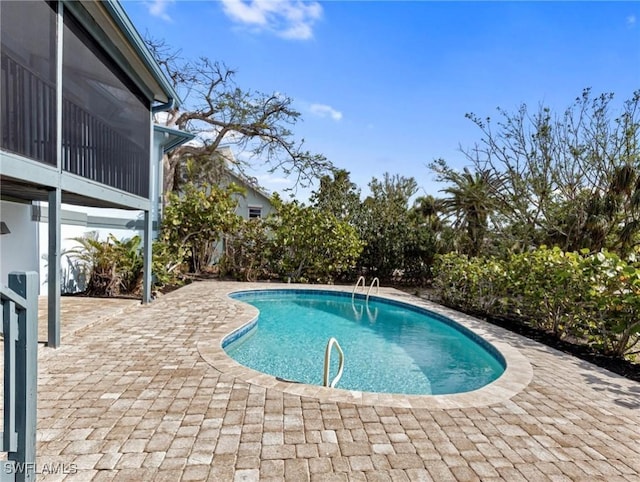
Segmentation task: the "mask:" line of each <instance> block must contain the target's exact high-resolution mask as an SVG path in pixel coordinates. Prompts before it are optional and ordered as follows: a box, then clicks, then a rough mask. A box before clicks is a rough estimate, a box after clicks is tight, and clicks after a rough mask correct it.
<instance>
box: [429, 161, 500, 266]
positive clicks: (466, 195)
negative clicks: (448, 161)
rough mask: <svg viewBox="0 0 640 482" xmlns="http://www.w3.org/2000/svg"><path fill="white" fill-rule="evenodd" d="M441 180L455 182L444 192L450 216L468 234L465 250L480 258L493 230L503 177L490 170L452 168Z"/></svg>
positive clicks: (444, 207)
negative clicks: (491, 218)
mask: <svg viewBox="0 0 640 482" xmlns="http://www.w3.org/2000/svg"><path fill="white" fill-rule="evenodd" d="M441 174H442V176H441V180H443V181H445V182H449V183H451V185H450V186H449V187H446V188H445V189H442V190H441V192H444V193H445V194H447V196H446V197H445V198H444V199H443V200H442V208H443V211H444V212H445V213H446V214H449V215H451V216H453V217H454V219H455V221H454V228H457V229H459V230H462V231H463V232H464V238H466V239H464V241H465V242H464V243H463V245H464V248H463V251H465V252H466V253H467V254H469V255H471V256H478V255H479V254H480V251H481V249H482V244H483V242H484V238H485V235H486V233H487V231H488V228H489V217H490V215H491V213H492V212H493V211H495V209H496V207H497V203H496V196H495V194H496V192H497V190H498V187H499V186H500V178H499V177H497V176H496V175H495V174H493V173H491V172H490V171H476V172H473V173H472V172H471V171H469V169H468V168H466V167H465V168H464V170H463V172H458V171H454V170H452V169H449V170H447V171H446V172H444V173H441Z"/></svg>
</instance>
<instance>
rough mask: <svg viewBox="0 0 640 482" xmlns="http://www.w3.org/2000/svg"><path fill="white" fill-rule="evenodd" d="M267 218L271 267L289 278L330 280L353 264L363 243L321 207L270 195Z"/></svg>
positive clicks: (349, 227)
mask: <svg viewBox="0 0 640 482" xmlns="http://www.w3.org/2000/svg"><path fill="white" fill-rule="evenodd" d="M273 202H274V205H275V208H276V211H277V214H275V215H273V216H270V217H269V218H268V220H267V225H268V227H269V230H270V233H271V238H270V244H271V246H272V248H271V255H272V263H271V266H272V268H273V270H274V271H275V272H276V274H278V275H279V276H281V277H282V278H289V279H291V280H292V281H310V282H320V283H331V282H333V281H334V280H335V279H336V278H337V277H339V276H340V275H341V274H342V273H344V272H346V271H348V270H350V269H351V268H353V267H354V266H355V264H356V261H357V260H358V257H359V256H360V253H361V252H362V248H363V243H362V241H361V240H360V238H359V237H358V233H357V232H356V230H355V228H353V227H352V226H350V225H349V224H348V223H347V222H346V221H341V220H339V219H338V218H336V217H335V216H334V215H333V214H331V213H328V212H325V211H323V210H320V209H317V208H314V207H310V206H304V205H300V204H298V203H297V202H291V203H283V202H282V201H280V199H279V198H278V197H277V196H275V197H274V199H273Z"/></svg>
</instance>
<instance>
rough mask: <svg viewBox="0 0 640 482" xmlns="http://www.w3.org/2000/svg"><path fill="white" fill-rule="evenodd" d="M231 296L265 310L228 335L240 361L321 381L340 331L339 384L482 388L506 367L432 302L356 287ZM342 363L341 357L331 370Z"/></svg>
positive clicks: (389, 389) (388, 388)
mask: <svg viewBox="0 0 640 482" xmlns="http://www.w3.org/2000/svg"><path fill="white" fill-rule="evenodd" d="M231 296H232V298H235V299H237V300H241V301H243V302H246V303H249V304H251V305H253V306H255V307H256V308H258V309H259V310H260V315H259V317H258V318H257V320H255V321H254V323H250V324H248V325H245V326H243V327H242V328H240V329H238V330H235V331H234V332H233V333H231V334H230V335H228V336H226V337H225V338H224V339H223V341H222V347H223V349H224V350H225V351H226V352H227V354H228V355H229V356H230V357H232V358H233V359H234V360H236V361H237V362H239V363H240V364H242V365H245V366H247V367H249V368H253V369H255V370H258V371H260V372H263V373H268V374H270V375H273V376H275V377H278V378H281V379H285V380H289V381H295V382H301V383H306V384H312V385H321V384H322V376H323V361H324V350H325V347H326V344H327V341H328V340H329V338H330V337H335V338H336V339H337V340H338V341H339V343H340V345H341V346H342V348H343V350H344V353H345V367H344V375H343V377H342V379H341V380H340V382H339V383H338V385H337V388H343V389H347V390H358V391H365V392H379V393H402V394H415V395H421V394H434V395H435V394H453V393H463V392H468V391H472V390H476V389H478V388H481V387H483V386H485V385H487V384H489V383H491V382H492V381H494V380H496V379H497V378H498V377H500V375H501V374H502V373H503V372H504V370H505V366H506V365H505V361H504V358H503V357H502V355H501V354H500V353H499V352H498V351H497V350H496V349H495V348H494V347H493V346H492V345H490V344H489V343H487V342H486V341H484V340H483V339H481V338H480V337H478V336H477V335H475V334H474V333H472V332H471V331H469V330H467V329H466V328H464V327H462V326H461V325H459V324H457V323H455V322H454V321H452V320H450V319H448V318H446V317H444V316H441V315H438V314H435V313H432V312H430V311H428V310H426V309H423V308H420V307H417V306H412V305H408V304H405V303H401V302H398V301H392V300H385V299H383V298H378V297H371V298H370V299H369V301H368V302H367V301H366V300H365V299H364V297H362V296H360V295H356V297H355V299H354V300H352V297H351V294H350V293H344V292H333V291H321V290H256V291H245V292H237V293H234V294H232V295H231ZM337 370H338V367H337V357H336V356H334V360H333V363H332V370H331V373H332V376H333V374H335V373H336V372H337Z"/></svg>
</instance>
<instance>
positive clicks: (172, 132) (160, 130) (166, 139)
mask: <svg viewBox="0 0 640 482" xmlns="http://www.w3.org/2000/svg"><path fill="white" fill-rule="evenodd" d="M153 132H154V133H157V134H161V135H162V136H163V137H162V141H161V142H160V145H161V146H162V152H163V153H165V154H166V153H167V152H171V151H172V150H173V149H175V148H176V147H178V146H181V145H182V144H184V143H185V142H189V141H190V140H191V139H193V138H194V137H195V134H191V133H190V132H185V131H180V130H178V129H172V128H171V127H166V126H161V125H157V124H155V125H154V126H153Z"/></svg>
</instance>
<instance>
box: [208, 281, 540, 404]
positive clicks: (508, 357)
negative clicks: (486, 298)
mask: <svg viewBox="0 0 640 482" xmlns="http://www.w3.org/2000/svg"><path fill="white" fill-rule="evenodd" d="M238 288H239V289H236V290H233V291H230V292H228V293H226V295H225V297H224V302H227V303H229V304H232V305H234V307H235V308H236V309H237V312H238V318H237V319H236V320H235V321H233V322H230V323H223V324H220V325H217V326H216V327H215V328H214V331H213V333H212V337H211V338H209V339H208V340H201V341H199V342H198V343H197V348H198V352H199V353H200V356H201V357H202V358H203V359H204V360H205V361H206V362H207V363H208V364H209V365H211V366H212V367H213V368H215V369H216V370H218V371H220V372H221V373H223V374H225V375H229V376H232V377H234V378H237V379H239V380H241V381H244V382H246V383H250V384H254V385H257V386H260V387H263V388H266V389H276V390H280V391H282V392H284V393H289V394H294V395H299V396H303V397H309V398H315V399H319V400H320V401H321V402H322V401H327V402H345V403H353V404H358V405H377V406H386V407H403V408H427V409H434V408H440V409H444V408H447V409H454V408H474V407H485V406H488V405H492V404H496V403H501V402H505V401H507V400H509V399H510V398H512V397H513V396H515V395H516V394H518V393H519V392H521V391H522V390H523V389H524V388H525V387H526V386H527V385H528V384H529V383H530V382H531V380H532V378H533V368H532V366H531V364H530V363H529V361H528V360H527V359H526V358H525V357H524V355H522V354H521V353H520V351H519V350H518V349H517V348H516V347H514V346H512V345H510V344H508V343H507V342H505V341H503V340H502V339H500V337H499V333H500V331H501V330H502V331H503V332H506V330H503V329H502V328H498V327H494V326H493V325H490V324H488V323H487V322H483V321H481V320H478V319H476V318H473V317H471V316H468V315H465V314H463V313H459V312H457V311H454V310H452V309H449V308H446V307H443V306H440V305H437V304H435V303H431V302H428V301H425V300H422V299H420V298H416V297H415V296H411V295H408V294H406V293H404V292H401V291H398V290H395V289H393V288H381V289H380V295H378V296H380V297H381V298H385V299H390V300H395V301H398V302H401V303H407V304H410V305H414V306H418V307H420V308H424V309H427V310H429V311H432V312H434V313H436V314H439V315H441V316H445V317H447V318H450V319H451V320H453V321H455V322H456V323H459V324H460V325H462V326H463V327H465V328H467V329H468V330H470V331H471V332H473V333H475V334H476V335H478V336H480V337H481V338H483V339H484V340H486V341H487V342H488V343H490V344H491V345H493V347H494V348H495V349H496V350H498V351H499V352H500V354H501V355H502V357H503V358H504V360H505V362H506V368H505V371H504V373H503V374H502V375H501V376H500V377H499V378H498V379H497V380H495V381H493V382H491V383H489V384H488V385H485V386H484V387H482V388H479V389H477V390H473V391H470V392H464V393H457V394H450V395H402V394H388V393H371V392H359V391H351V390H344V389H339V388H326V387H322V386H315V385H307V384H302V383H291V382H285V381H281V380H278V379H276V378H275V377H274V376H272V375H267V374H265V373H262V372H258V371H256V370H253V369H251V368H248V367H245V366H244V365H241V364H240V363H238V362H236V361H235V360H234V359H232V358H231V357H230V356H229V355H227V353H226V352H225V350H224V349H223V348H222V342H223V340H224V339H225V338H227V337H228V336H229V335H231V334H233V333H234V332H236V331H237V330H239V329H241V328H242V327H244V326H245V325H249V324H251V323H253V322H255V320H256V319H257V317H258V314H259V312H258V310H257V308H255V307H253V306H251V305H249V304H247V303H245V302H242V301H241V300H236V299H233V298H231V297H230V296H229V295H231V294H232V293H237V292H240V291H253V290H264V289H275V290H281V289H304V290H320V291H327V290H329V291H342V292H349V293H350V291H351V288H350V287H346V286H327V285H323V286H318V285H289V284H279V283H277V284H276V283H274V284H270V285H269V286H268V287H267V286H264V285H263V286H261V287H259V288H258V287H256V288H248V287H246V286H242V287H238Z"/></svg>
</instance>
